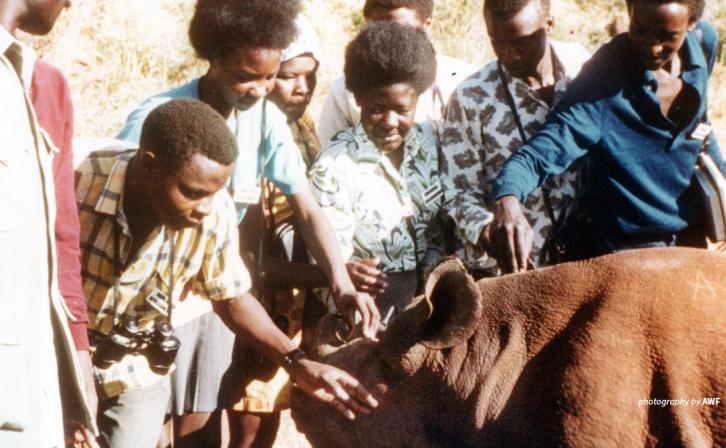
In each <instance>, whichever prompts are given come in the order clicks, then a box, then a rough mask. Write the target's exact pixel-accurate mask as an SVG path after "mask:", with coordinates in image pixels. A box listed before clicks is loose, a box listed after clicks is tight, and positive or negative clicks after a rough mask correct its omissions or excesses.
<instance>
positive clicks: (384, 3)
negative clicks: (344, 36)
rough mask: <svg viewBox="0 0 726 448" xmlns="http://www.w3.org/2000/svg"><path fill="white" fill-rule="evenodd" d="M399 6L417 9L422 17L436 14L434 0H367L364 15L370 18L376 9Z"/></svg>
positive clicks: (427, 17) (390, 8)
mask: <svg viewBox="0 0 726 448" xmlns="http://www.w3.org/2000/svg"><path fill="white" fill-rule="evenodd" d="M398 8H406V9H411V10H413V11H416V13H417V14H418V16H419V18H420V19H424V20H425V19H430V18H431V17H433V15H434V0H366V3H365V5H363V17H365V18H368V17H369V16H370V15H371V12H373V10H374V9H385V10H392V9H398Z"/></svg>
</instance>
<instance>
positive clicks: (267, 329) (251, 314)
mask: <svg viewBox="0 0 726 448" xmlns="http://www.w3.org/2000/svg"><path fill="white" fill-rule="evenodd" d="M212 307H213V309H214V312H215V313H217V314H218V315H219V317H220V318H221V319H222V321H223V322H224V323H225V324H226V325H227V327H229V329H230V330H232V331H233V332H234V333H235V334H236V335H237V336H239V337H240V339H241V340H242V342H243V343H244V344H245V345H248V346H250V347H252V348H254V350H255V351H257V352H259V353H260V354H262V355H263V356H264V357H265V358H267V359H269V360H270V361H272V362H274V363H275V364H278V365H279V364H281V363H282V358H283V357H284V356H285V355H286V354H287V353H289V352H290V351H291V350H293V349H294V348H296V347H297V345H296V344H295V343H294V342H292V341H291V340H290V338H288V337H287V336H286V335H285V334H284V333H283V332H282V331H280V329H279V328H277V326H275V324H274V322H272V319H270V316H269V315H268V314H267V312H266V311H265V309H264V308H263V307H262V305H261V304H260V302H259V301H257V299H256V298H255V297H254V296H253V295H252V294H250V293H245V294H243V295H242V296H240V297H237V298H235V299H231V300H220V301H214V302H212Z"/></svg>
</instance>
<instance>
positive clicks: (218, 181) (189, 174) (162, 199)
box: [141, 151, 232, 230]
mask: <svg viewBox="0 0 726 448" xmlns="http://www.w3.org/2000/svg"><path fill="white" fill-rule="evenodd" d="M141 156H142V161H143V163H144V165H145V167H146V173H148V176H149V177H148V179H149V181H148V182H147V184H146V185H147V186H146V189H147V195H148V197H149V202H150V203H151V208H152V210H153V212H154V213H155V214H156V216H157V217H158V218H159V221H161V223H162V224H164V225H166V226H169V227H170V228H172V229H175V230H176V229H182V228H185V227H193V226H196V225H199V224H200V223H201V222H202V220H203V219H204V218H205V217H206V216H207V215H209V213H210V211H211V205H212V198H213V197H214V195H215V193H217V191H219V190H220V189H221V188H222V187H224V184H225V183H226V182H227V179H228V178H229V176H230V175H231V174H232V165H222V164H220V163H218V162H215V161H214V160H212V159H209V158H208V157H206V156H204V155H202V154H199V153H195V154H193V155H192V157H191V158H190V159H189V160H188V161H187V162H186V163H184V165H182V167H181V168H179V169H178V170H176V172H171V173H170V172H168V171H167V169H166V168H165V167H164V166H162V164H161V163H159V162H158V159H157V158H156V157H154V155H153V154H152V153H149V152H146V151H143V152H142V153H141Z"/></svg>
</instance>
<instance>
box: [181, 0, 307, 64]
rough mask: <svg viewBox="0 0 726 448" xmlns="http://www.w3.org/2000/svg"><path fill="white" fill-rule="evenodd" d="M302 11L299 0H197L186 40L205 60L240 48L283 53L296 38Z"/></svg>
mask: <svg viewBox="0 0 726 448" xmlns="http://www.w3.org/2000/svg"><path fill="white" fill-rule="evenodd" d="M301 9H302V3H301V0H198V2H197V6H196V9H195V10H194V16H193V17H192V22H191V24H190V25H189V40H190V41H191V43H192V47H194V50H195V51H196V52H197V54H198V55H199V57H201V58H203V59H206V60H208V61H211V60H214V59H219V58H224V57H226V56H227V55H228V54H230V53H231V52H232V51H234V50H236V49H237V48H239V47H242V46H249V47H257V48H272V49H279V50H282V49H283V48H287V46H288V45H290V44H291V43H292V41H293V40H294V39H295V36H296V35H297V28H296V25H295V19H296V18H297V16H298V14H299V13H300V11H301Z"/></svg>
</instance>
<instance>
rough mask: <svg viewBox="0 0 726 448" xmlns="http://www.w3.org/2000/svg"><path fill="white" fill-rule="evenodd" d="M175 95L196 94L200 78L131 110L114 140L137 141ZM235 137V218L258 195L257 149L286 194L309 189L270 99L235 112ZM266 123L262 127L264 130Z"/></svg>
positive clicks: (232, 186)
mask: <svg viewBox="0 0 726 448" xmlns="http://www.w3.org/2000/svg"><path fill="white" fill-rule="evenodd" d="M174 98H194V99H199V79H194V80H192V81H190V82H188V83H187V84H184V85H182V86H180V87H177V88H175V89H173V90H170V91H168V92H164V93H162V94H159V95H156V96H153V97H151V98H149V99H147V100H145V101H144V102H142V103H141V104H139V105H138V106H137V107H136V109H135V110H134V111H133V112H131V114H130V115H129V117H128V118H127V119H126V123H125V124H124V127H123V129H122V130H121V132H120V133H119V135H118V137H117V138H118V139H120V140H126V141H129V142H133V143H136V144H138V143H139V140H140V138H141V129H142V127H143V124H144V120H146V117H147V116H148V115H149V113H150V112H151V111H152V110H154V109H155V108H156V107H158V106H160V105H161V104H163V103H165V102H167V101H169V100H172V99H174ZM227 124H228V125H229V128H230V129H231V130H232V132H233V133H234V135H235V137H236V138H237V147H238V148H239V156H238V157H237V161H236V163H235V164H234V171H233V172H232V178H231V180H230V183H229V187H228V189H229V194H230V196H232V198H233V200H234V202H235V205H236V207H237V213H238V221H241V220H242V218H243V217H244V214H245V212H246V211H247V207H248V206H249V205H250V204H256V203H258V202H259V199H260V189H259V177H260V174H261V171H262V168H260V166H259V165H260V151H264V162H263V164H264V175H265V178H267V179H269V180H271V181H272V182H274V183H275V185H276V186H277V187H278V188H279V189H280V190H281V191H282V193H283V194H285V195H294V194H297V193H300V192H301V191H303V189H305V188H307V177H306V176H305V164H304V163H303V160H302V157H301V156H300V151H298V149H297V145H296V144H295V140H294V139H293V136H292V134H291V133H290V128H289V127H288V125H287V118H286V117H285V115H284V114H283V113H282V112H280V110H279V109H278V108H277V106H275V105H274V104H273V103H272V102H271V101H264V100H261V101H258V102H257V103H255V104H254V105H253V106H252V107H251V108H249V109H247V110H244V111H237V110H235V111H233V113H232V115H231V116H230V117H229V119H228V120H227ZM263 127H264V129H263Z"/></svg>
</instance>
